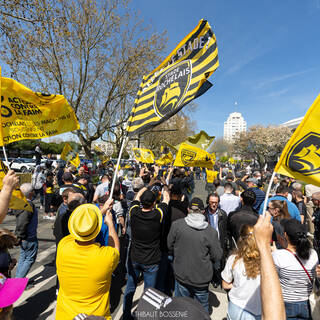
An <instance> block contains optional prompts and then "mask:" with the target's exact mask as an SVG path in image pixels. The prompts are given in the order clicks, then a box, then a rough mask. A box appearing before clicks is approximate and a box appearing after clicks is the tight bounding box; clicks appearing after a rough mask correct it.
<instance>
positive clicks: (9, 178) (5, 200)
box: [0, 170, 19, 223]
mask: <svg viewBox="0 0 320 320" xmlns="http://www.w3.org/2000/svg"><path fill="white" fill-rule="evenodd" d="M2 183H3V187H2V190H1V192H0V223H2V221H3V220H4V218H5V216H6V214H7V212H8V208H9V202H10V198H11V194H12V191H13V190H14V189H15V188H16V187H17V186H18V184H19V177H18V176H17V175H16V174H15V173H14V171H13V170H9V171H8V173H7V174H6V175H5V177H4V178H3V181H2Z"/></svg>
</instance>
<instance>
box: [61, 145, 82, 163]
mask: <svg viewBox="0 0 320 320" xmlns="http://www.w3.org/2000/svg"><path fill="white" fill-rule="evenodd" d="M60 158H61V159H62V160H64V161H67V162H70V163H71V164H72V165H74V166H75V167H76V168H78V167H79V165H80V158H79V154H78V153H77V152H76V151H74V150H73V149H72V147H71V146H70V144H69V143H66V144H65V145H64V147H63V150H62V152H61V155H60Z"/></svg>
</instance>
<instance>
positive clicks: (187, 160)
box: [173, 143, 214, 169]
mask: <svg viewBox="0 0 320 320" xmlns="http://www.w3.org/2000/svg"><path fill="white" fill-rule="evenodd" d="M173 165H174V166H176V167H202V168H208V169H213V165H214V159H213V158H212V156H211V154H210V153H208V152H207V151H205V150H202V149H200V148H197V147H193V146H190V145H188V144H186V143H181V145H180V148H179V151H178V153H177V155H176V159H175V161H174V164H173Z"/></svg>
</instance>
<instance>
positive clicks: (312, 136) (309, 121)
mask: <svg viewBox="0 0 320 320" xmlns="http://www.w3.org/2000/svg"><path fill="white" fill-rule="evenodd" d="M319 119H320V95H319V96H318V97H317V99H316V100H315V101H314V102H313V104H312V106H311V107H310V108H309V110H308V111H307V113H306V115H305V116H304V118H303V119H302V121H301V123H300V125H299V126H298V128H297V129H296V130H295V132H294V133H293V135H292V137H291V138H290V140H289V141H288V142H287V144H286V146H285V148H284V149H283V151H282V154H281V156H280V159H279V161H278V163H277V165H276V167H275V169H274V171H275V172H278V173H281V174H283V175H286V176H289V177H294V178H296V179H298V180H302V181H305V182H307V183H311V184H313V185H317V186H320V126H319Z"/></svg>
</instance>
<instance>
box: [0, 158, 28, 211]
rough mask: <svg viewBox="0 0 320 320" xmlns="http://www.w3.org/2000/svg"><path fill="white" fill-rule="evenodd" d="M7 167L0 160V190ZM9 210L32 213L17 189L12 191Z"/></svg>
mask: <svg viewBox="0 0 320 320" xmlns="http://www.w3.org/2000/svg"><path fill="white" fill-rule="evenodd" d="M7 172H8V168H7V166H6V165H5V164H4V163H3V162H2V161H1V160H0V189H1V190H2V187H3V178H4V176H5V175H6V174H7ZM9 208H10V209H12V210H26V211H29V212H32V207H31V205H30V203H29V202H28V200H27V199H26V197H25V196H24V194H23V193H22V192H21V190H20V189H19V188H16V189H14V190H13V191H12V195H11V198H10V202H9Z"/></svg>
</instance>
